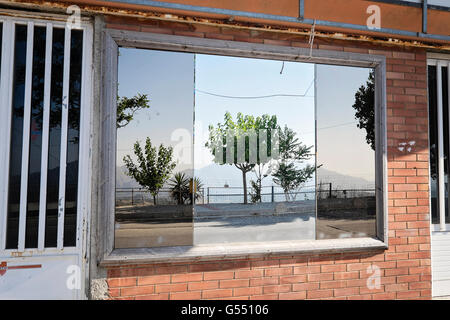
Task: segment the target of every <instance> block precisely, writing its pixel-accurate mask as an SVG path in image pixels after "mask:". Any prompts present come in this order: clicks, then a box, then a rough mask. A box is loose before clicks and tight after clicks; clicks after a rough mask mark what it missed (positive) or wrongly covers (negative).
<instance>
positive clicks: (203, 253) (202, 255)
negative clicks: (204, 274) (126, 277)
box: [100, 238, 387, 267]
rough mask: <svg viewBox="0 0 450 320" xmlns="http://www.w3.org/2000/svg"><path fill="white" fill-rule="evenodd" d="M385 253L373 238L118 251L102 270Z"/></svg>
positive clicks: (383, 246)
mask: <svg viewBox="0 0 450 320" xmlns="http://www.w3.org/2000/svg"><path fill="white" fill-rule="evenodd" d="M384 249H387V245H386V243H384V242H382V241H380V240H377V239H373V238H351V239H326V240H301V241H278V242H271V243H233V244H221V245H198V246H195V247H193V246H180V247H162V248H137V249H115V250H113V251H112V252H111V254H110V255H108V256H106V257H105V258H104V259H103V260H102V261H101V262H100V266H103V267H106V266H120V265H129V264H143V263H157V262H183V261H186V262H194V261H208V260H209V261H211V260H228V259H242V258H243V259H245V258H252V257H258V256H274V255H291V254H317V253H340V252H349V251H350V252H351V251H369V250H384Z"/></svg>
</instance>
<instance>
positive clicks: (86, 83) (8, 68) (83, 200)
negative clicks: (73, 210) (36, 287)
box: [0, 9, 93, 258]
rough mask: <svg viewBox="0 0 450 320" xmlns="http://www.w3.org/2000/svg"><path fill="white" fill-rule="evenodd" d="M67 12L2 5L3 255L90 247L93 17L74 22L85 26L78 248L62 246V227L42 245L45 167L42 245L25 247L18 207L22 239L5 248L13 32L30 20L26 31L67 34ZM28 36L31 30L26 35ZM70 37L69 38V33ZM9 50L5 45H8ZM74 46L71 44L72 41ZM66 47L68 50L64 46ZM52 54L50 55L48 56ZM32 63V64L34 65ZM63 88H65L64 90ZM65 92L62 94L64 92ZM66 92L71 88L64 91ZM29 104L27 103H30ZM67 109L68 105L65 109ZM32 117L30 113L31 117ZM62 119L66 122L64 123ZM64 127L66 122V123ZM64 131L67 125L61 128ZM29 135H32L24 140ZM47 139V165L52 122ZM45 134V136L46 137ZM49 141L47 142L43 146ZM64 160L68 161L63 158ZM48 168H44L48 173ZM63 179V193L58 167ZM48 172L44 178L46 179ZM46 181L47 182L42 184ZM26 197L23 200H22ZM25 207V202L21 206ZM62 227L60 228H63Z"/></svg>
mask: <svg viewBox="0 0 450 320" xmlns="http://www.w3.org/2000/svg"><path fill="white" fill-rule="evenodd" d="M67 17H68V16H64V15H55V14H39V13H34V14H29V13H26V12H21V11H15V10H7V9H5V10H3V9H0V22H1V23H2V24H3V35H2V42H3V43H0V45H3V50H2V59H1V61H0V63H1V75H0V76H1V79H0V80H1V82H0V113H1V114H2V117H0V135H1V136H2V137H3V138H2V141H4V142H5V143H3V144H2V145H1V147H2V149H1V154H0V257H5V258H8V257H17V256H20V257H28V256H37V255H54V254H68V255H70V254H79V253H80V252H81V250H82V249H83V248H82V246H83V244H84V250H85V249H86V248H85V246H86V243H87V240H88V234H87V233H86V231H87V228H86V226H87V222H88V221H89V217H90V198H91V187H90V182H91V180H90V176H91V161H90V158H91V154H90V146H91V132H92V125H91V110H90V109H91V100H92V85H91V84H92V76H91V74H92V43H93V28H92V25H91V22H90V20H89V19H85V18H81V19H80V25H79V27H78V26H77V27H72V29H77V30H83V31H84V32H83V60H82V83H81V91H82V96H81V101H80V104H81V106H80V107H81V108H82V112H81V113H80V141H79V168H78V194H77V226H76V245H75V246H74V247H64V246H63V232H60V230H58V240H57V247H56V248H45V246H44V234H45V206H42V199H46V197H45V196H46V191H44V190H46V174H42V171H41V193H40V204H41V207H40V213H39V234H38V248H25V246H24V242H25V240H24V237H25V234H24V231H25V226H24V225H25V224H26V212H25V211H24V210H23V209H21V210H22V212H20V220H19V221H20V222H19V242H18V248H17V249H5V245H6V228H7V223H6V221H7V205H8V192H9V190H8V180H9V161H10V142H11V113H12V108H11V107H12V87H13V83H12V82H13V67H14V61H13V60H14V47H15V46H14V32H15V28H14V25H15V24H21V25H27V26H28V31H30V30H32V29H31V28H33V27H34V26H42V27H46V28H47V31H48V30H49V29H52V27H53V28H54V27H58V28H65V30H66V31H65V32H66V35H67V33H69V34H70V30H71V29H70V28H69V27H68V26H67V23H66V22H67ZM27 35H28V34H27ZM47 39H48V41H47V43H46V48H49V46H50V47H51V43H52V42H51V39H49V37H47ZM66 41H67V37H66ZM27 46H28V47H27V56H28V57H27V60H28V61H27V73H29V74H28V75H27V78H28V77H29V76H30V75H31V72H32V70H31V68H29V67H28V65H29V59H30V58H31V57H32V52H31V51H30V50H29V49H30V46H31V48H32V47H33V41H32V38H31V41H28V44H27ZM5 49H6V50H5ZM69 50H70V46H69ZM48 52H49V51H48V50H46V67H45V77H46V78H48V79H50V77H51V70H50V68H51V60H50V61H48V60H47V58H48V57H49V56H48V55H47V54H48ZM66 52H67V51H66ZM50 59H51V55H50ZM65 64H66V66H65V69H66V68H67V67H68V63H67V62H66V63H65ZM30 67H32V66H31V65H30ZM64 77H66V79H65V81H64V82H65V85H64V87H65V90H68V82H69V79H68V78H67V77H68V74H67V69H66V71H65V75H64ZM26 82H27V84H26V86H25V87H26V88H25V90H30V86H31V81H30V80H28V81H26ZM63 90H64V89H63ZM44 92H45V94H44V102H43V104H44V115H43V117H44V119H45V117H48V114H49V107H50V102H49V94H50V83H49V81H46V82H45V84H44ZM63 94H64V93H63ZM66 95H68V94H67V92H66ZM27 96H28V95H27V94H25V104H24V108H25V110H24V114H26V112H27V111H28V112H29V111H30V110H26V109H27V104H28V107H29V97H28V100H27ZM28 109H29V108H28ZM63 109H64V108H63ZM63 113H64V115H63V119H65V121H66V125H67V110H66V112H64V111H63ZM26 120H27V117H26V116H24V136H23V137H24V142H23V150H26V149H27V143H28V142H27V141H29V126H28V125H26V123H25V121H26ZM28 121H29V118H28ZM63 123H64V122H63ZM63 126H64V125H63ZM63 131H64V130H63ZM25 137H28V138H27V139H25ZM42 137H43V140H42V141H43V143H42V158H41V160H42V163H41V167H44V166H46V164H47V162H46V159H47V157H48V154H47V150H48V123H47V124H45V123H44V127H43V133H42ZM45 139H47V141H46V140H45ZM63 139H64V136H62V139H61V142H63V141H65V142H64V143H61V149H62V150H61V153H65V148H66V146H67V139H65V140H63ZM44 144H45V146H44ZM27 155H28V150H27V151H26V154H23V155H22V159H23V160H22V176H23V173H24V170H26V171H25V172H27V169H26V168H25V167H27V165H25V164H24V160H25V161H26V163H28V156H27ZM61 161H65V160H64V159H61ZM46 171H47V168H45V172H46ZM60 171H61V172H60V184H61V182H62V183H64V186H63V187H62V189H61V190H60V193H61V192H62V193H64V192H65V190H64V188H65V170H60ZM42 177H44V179H42ZM22 179H25V182H27V181H28V180H27V179H28V175H27V176H26V177H22ZM23 181H24V180H22V183H21V189H23V190H20V192H21V193H22V194H26V193H27V192H26V191H27V185H28V183H25V185H23ZM42 186H45V188H44V189H43V188H42ZM18 191H19V190H18ZM23 201H24V200H23V199H21V202H23ZM21 206H22V207H23V205H21ZM63 217H64V215H63V214H62V217H60V218H58V229H60V226H61V225H62V226H64V220H63V219H64V218H63ZM61 231H62V230H61Z"/></svg>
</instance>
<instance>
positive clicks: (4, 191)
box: [0, 16, 92, 252]
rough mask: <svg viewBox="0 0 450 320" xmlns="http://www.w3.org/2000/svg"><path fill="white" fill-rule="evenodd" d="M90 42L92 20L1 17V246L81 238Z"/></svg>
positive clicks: (41, 247)
mask: <svg viewBox="0 0 450 320" xmlns="http://www.w3.org/2000/svg"><path fill="white" fill-rule="evenodd" d="M55 30H56V31H55ZM55 32H56V34H55ZM74 32H75V33H77V36H76V37H73V34H74ZM39 37H41V38H39ZM43 37H45V40H44V41H40V40H41V39H43ZM58 37H59V38H58ZM62 37H63V39H62V41H60V40H61V38H62ZM58 41H60V42H58ZM91 41H92V34H91V29H90V27H89V28H88V27H87V25H86V24H82V25H81V26H76V27H73V26H72V25H69V24H66V23H65V22H59V21H51V22H50V21H45V20H38V19H27V18H23V19H22V18H11V17H2V16H0V57H1V59H0V61H1V64H0V108H1V112H2V115H4V116H3V117H2V118H3V119H0V134H1V136H2V139H4V140H3V141H5V142H6V143H5V144H3V145H2V147H3V148H4V149H2V150H1V151H2V153H1V155H0V169H1V172H0V185H1V187H0V188H1V189H0V192H1V193H0V196H1V197H0V251H4V252H8V251H12V252H14V251H17V252H25V251H30V250H31V251H33V250H37V251H39V252H42V251H48V252H51V251H54V250H58V251H61V250H63V249H66V248H70V247H77V246H78V244H79V239H80V220H81V219H80V216H81V215H80V214H81V213H82V212H86V210H87V209H86V205H85V201H86V199H87V197H88V195H86V192H81V191H80V190H79V189H80V188H79V185H80V184H81V180H82V179H84V180H86V177H87V175H86V173H87V171H88V167H87V166H86V165H85V164H82V163H81V162H82V161H80V159H81V157H82V156H83V157H86V151H85V150H84V147H83V148H82V147H81V146H82V144H83V143H84V144H86V142H88V139H89V138H88V137H89V132H85V133H83V131H82V129H83V128H84V130H85V131H88V128H89V123H87V124H86V123H85V122H86V121H89V115H88V110H86V111H84V110H85V108H86V107H85V105H88V104H89V102H90V100H89V96H90V95H89V94H88V92H87V91H88V90H89V84H88V80H89V65H90V61H91V59H90V56H89V55H90V54H91V52H92V51H91V49H90V48H89V46H87V45H86V43H89V42H91ZM61 44H62V45H61ZM62 46H63V47H62ZM73 54H75V55H74V59H71V55H73ZM85 91H86V93H85ZM82 110H83V111H82ZM36 141H38V143H37V142H36ZM69 144H70V148H69ZM74 150H75V151H76V152H75V153H73V152H74ZM55 155H56V158H59V159H55ZM32 158H33V161H32ZM55 164H57V166H55ZM14 168H16V169H17V170H16V171H17V172H13V171H14ZM68 175H71V178H70V179H68V178H67V176H68ZM36 182H37V183H36ZM55 182H56V183H57V186H56V187H57V191H56V192H53V191H52V190H54V189H55ZM19 184H20V187H18V185H19ZM49 192H50V193H51V192H53V193H54V194H55V197H54V198H55V200H56V201H52V200H51V196H50V193H49ZM68 192H70V193H71V194H67V193H68ZM30 194H32V196H31V198H30ZM69 198H70V200H67V199H69ZM73 199H75V200H73ZM55 229H56V230H55ZM53 235H54V236H53ZM69 251H70V250H69Z"/></svg>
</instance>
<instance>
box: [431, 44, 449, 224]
mask: <svg viewBox="0 0 450 320" xmlns="http://www.w3.org/2000/svg"><path fill="white" fill-rule="evenodd" d="M427 65H428V66H436V82H437V86H436V94H437V121H438V137H437V138H438V152H439V154H438V176H439V178H438V181H439V184H438V188H437V192H438V198H437V200H438V204H439V205H438V220H439V223H433V222H432V216H431V211H430V224H431V230H432V231H442V232H445V231H450V224H449V223H445V185H444V183H445V181H444V134H448V135H450V132H447V133H445V132H444V125H443V100H442V99H443V95H442V67H447V70H448V71H447V76H448V85H449V88H448V90H449V96H448V100H449V101H448V103H449V106H450V56H449V55H446V54H440V53H428V54H427ZM449 141H450V140H449ZM429 149H430V148H429V147H428V150H429ZM429 180H430V181H429V188H428V190H430V195H429V203H430V210H431V179H429ZM449 210H450V209H449Z"/></svg>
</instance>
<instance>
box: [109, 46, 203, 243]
mask: <svg viewBox="0 0 450 320" xmlns="http://www.w3.org/2000/svg"><path fill="white" fill-rule="evenodd" d="M118 80H119V90H118V95H119V97H118V105H117V163H116V164H117V167H116V215H115V221H116V223H115V247H116V248H136V247H162V246H183V245H192V243H193V235H192V213H193V208H192V207H193V206H192V203H193V199H194V198H198V197H199V196H200V192H199V190H200V189H201V185H200V184H198V183H197V181H195V179H193V154H192V138H193V123H194V118H193V117H194V97H193V91H194V55H193V54H188V53H175V52H163V51H155V50H140V49H127V48H120V56H119V77H118Z"/></svg>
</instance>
